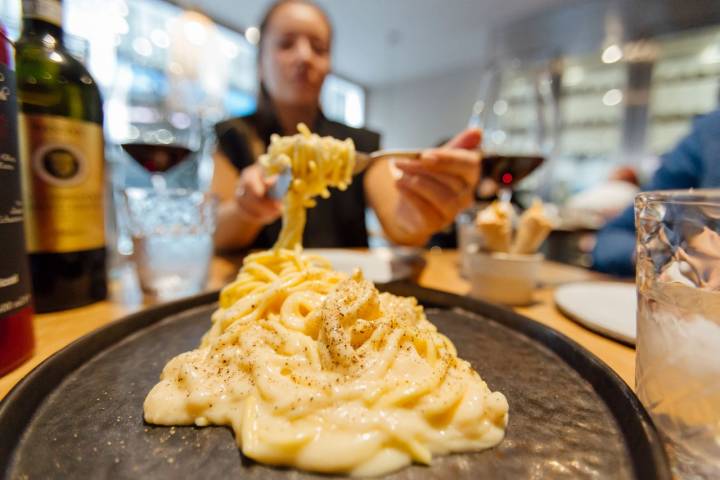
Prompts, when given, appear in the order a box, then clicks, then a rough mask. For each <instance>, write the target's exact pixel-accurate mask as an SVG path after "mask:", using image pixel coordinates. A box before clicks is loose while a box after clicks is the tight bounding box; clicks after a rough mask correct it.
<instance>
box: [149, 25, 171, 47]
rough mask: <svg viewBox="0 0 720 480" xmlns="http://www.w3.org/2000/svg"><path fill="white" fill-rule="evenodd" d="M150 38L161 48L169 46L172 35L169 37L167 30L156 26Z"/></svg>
mask: <svg viewBox="0 0 720 480" xmlns="http://www.w3.org/2000/svg"><path fill="white" fill-rule="evenodd" d="M150 40H152V43H154V44H155V45H157V46H158V47H160V48H168V47H169V46H170V37H168V34H167V32H165V30H161V29H159V28H156V29H155V30H153V31H152V32H151V33H150Z"/></svg>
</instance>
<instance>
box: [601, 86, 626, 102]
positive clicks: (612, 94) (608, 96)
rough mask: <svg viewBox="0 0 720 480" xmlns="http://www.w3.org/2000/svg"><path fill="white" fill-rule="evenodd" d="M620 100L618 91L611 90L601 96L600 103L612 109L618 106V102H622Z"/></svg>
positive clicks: (621, 95) (615, 89)
mask: <svg viewBox="0 0 720 480" xmlns="http://www.w3.org/2000/svg"><path fill="white" fill-rule="evenodd" d="M622 99H623V94H622V92H621V91H620V89H617V88H613V89H610V90H608V91H607V92H605V95H603V98H602V102H603V104H605V105H607V106H608V107H614V106H615V105H619V104H620V102H622Z"/></svg>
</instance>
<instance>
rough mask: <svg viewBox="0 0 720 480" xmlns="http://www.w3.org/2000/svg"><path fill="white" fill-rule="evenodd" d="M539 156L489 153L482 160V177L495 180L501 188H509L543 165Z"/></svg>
mask: <svg viewBox="0 0 720 480" xmlns="http://www.w3.org/2000/svg"><path fill="white" fill-rule="evenodd" d="M543 160H544V158H543V157H541V156H540V155H499V154H495V153H490V154H487V155H484V156H483V159H482V164H481V165H482V167H481V169H482V177H483V178H491V179H493V180H495V181H496V182H497V183H498V184H499V185H501V186H502V187H510V186H512V185H514V184H516V183H517V182H519V181H520V180H522V179H523V178H525V177H527V176H528V175H529V174H530V173H531V172H532V171H533V170H535V169H536V168H537V167H539V166H540V164H541V163H543Z"/></svg>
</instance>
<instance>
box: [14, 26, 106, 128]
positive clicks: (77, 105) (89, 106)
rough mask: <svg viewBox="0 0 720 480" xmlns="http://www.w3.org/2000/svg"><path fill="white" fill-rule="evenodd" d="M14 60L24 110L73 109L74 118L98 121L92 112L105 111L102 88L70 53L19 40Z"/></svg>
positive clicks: (38, 42) (31, 40) (34, 40)
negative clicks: (88, 118)
mask: <svg viewBox="0 0 720 480" xmlns="http://www.w3.org/2000/svg"><path fill="white" fill-rule="evenodd" d="M15 60H16V61H15V69H16V73H15V78H16V82H17V87H18V93H19V99H20V107H21V110H23V111H30V110H32V111H36V110H37V111H41V110H43V111H57V113H60V112H62V111H65V110H70V111H72V112H74V114H73V115H72V116H80V117H87V116H88V115H89V116H90V117H92V120H93V121H95V120H96V119H95V117H96V116H97V114H96V113H93V111H96V110H99V109H101V108H102V107H101V105H102V99H101V96H100V89H99V88H98V85H97V83H96V82H95V80H94V79H93V78H92V76H91V75H90V73H89V72H88V71H87V69H86V68H85V66H84V65H83V64H82V62H80V61H79V60H77V59H76V58H75V57H73V56H72V55H70V53H68V52H67V50H65V49H64V48H49V47H48V46H47V45H45V44H44V43H43V42H42V41H38V40H37V39H23V38H20V39H19V40H18V42H17V43H16V55H15ZM81 105H82V106H81ZM68 114H70V112H68Z"/></svg>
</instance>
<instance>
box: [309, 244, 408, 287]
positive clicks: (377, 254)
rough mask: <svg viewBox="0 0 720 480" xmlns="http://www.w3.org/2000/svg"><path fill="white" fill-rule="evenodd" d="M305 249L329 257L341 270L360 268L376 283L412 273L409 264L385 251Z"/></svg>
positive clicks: (348, 271) (350, 271)
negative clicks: (396, 259)
mask: <svg viewBox="0 0 720 480" xmlns="http://www.w3.org/2000/svg"><path fill="white" fill-rule="evenodd" d="M303 251H304V252H305V253H308V254H311V255H320V256H322V257H325V258H327V259H328V260H330V263H332V265H333V268H334V269H335V270H338V271H340V272H345V273H352V272H353V270H355V269H356V268H360V269H361V270H362V272H363V275H365V278H367V279H368V280H370V281H372V282H375V283H385V282H390V281H392V280H399V279H401V278H406V277H408V276H409V275H410V268H408V266H407V265H404V264H402V263H400V262H396V261H393V258H392V255H390V254H388V253H387V252H385V251H373V250H370V251H367V252H357V251H354V250H343V249H333V248H328V249H326V248H306V249H304V250H303Z"/></svg>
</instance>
